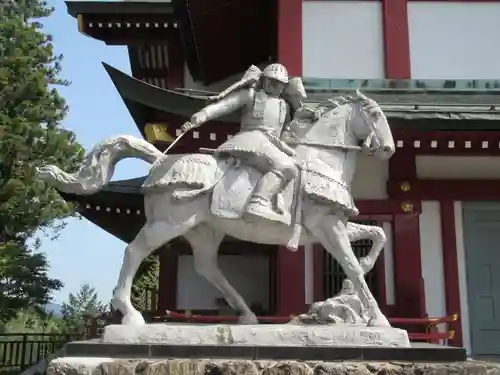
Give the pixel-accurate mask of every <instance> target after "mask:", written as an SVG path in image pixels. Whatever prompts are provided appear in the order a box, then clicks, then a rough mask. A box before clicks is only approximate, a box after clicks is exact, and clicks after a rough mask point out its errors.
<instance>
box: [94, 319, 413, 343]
mask: <svg viewBox="0 0 500 375" xmlns="http://www.w3.org/2000/svg"><path fill="white" fill-rule="evenodd" d="M101 342H102V343H106V344H162V345H231V346H240V345H244V346H283V347H296V346H302V347H303V346H327V347H351V346H355V347H367V346H369V347H381V348H409V347H410V340H409V339H408V334H407V332H406V331H405V330H402V329H398V328H380V327H365V326H351V325H331V326H327V325H303V326H301V325H292V324H259V325H224V324H214V325H201V324H147V325H144V326H140V327H130V326H124V325H109V326H107V327H106V328H105V329H104V334H103V336H102V340H101Z"/></svg>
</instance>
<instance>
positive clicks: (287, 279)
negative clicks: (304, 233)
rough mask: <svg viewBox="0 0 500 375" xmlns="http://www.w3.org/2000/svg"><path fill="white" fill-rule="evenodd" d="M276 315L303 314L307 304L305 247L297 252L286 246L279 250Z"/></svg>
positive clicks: (301, 247)
mask: <svg viewBox="0 0 500 375" xmlns="http://www.w3.org/2000/svg"><path fill="white" fill-rule="evenodd" d="M276 268H277V270H276V271H277V272H276V276H277V281H276V287H277V293H276V300H277V301H276V302H277V303H276V313H277V315H280V316H282V315H290V314H298V313H303V312H305V310H306V309H307V307H306V304H305V282H304V281H305V280H304V278H305V275H304V247H303V246H300V247H299V249H298V250H297V251H291V250H288V249H287V248H286V247H284V246H280V247H279V248H278V257H277V262H276Z"/></svg>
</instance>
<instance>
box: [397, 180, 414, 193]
mask: <svg viewBox="0 0 500 375" xmlns="http://www.w3.org/2000/svg"><path fill="white" fill-rule="evenodd" d="M399 188H400V189H401V191H410V190H411V185H410V183H409V182H408V181H405V182H402V183H401V184H400V185H399Z"/></svg>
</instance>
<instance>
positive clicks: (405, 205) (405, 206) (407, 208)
mask: <svg viewBox="0 0 500 375" xmlns="http://www.w3.org/2000/svg"><path fill="white" fill-rule="evenodd" d="M401 209H402V210H403V212H413V203H411V202H410V201H404V202H402V203H401Z"/></svg>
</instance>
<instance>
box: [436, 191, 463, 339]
mask: <svg viewBox="0 0 500 375" xmlns="http://www.w3.org/2000/svg"><path fill="white" fill-rule="evenodd" d="M440 207H441V236H442V247H443V272H444V288H445V304H446V314H447V315H452V314H459V316H460V289H459V287H458V254H457V240H456V235H455V207H454V202H453V201H452V200H449V199H448V200H441V201H440ZM453 329H454V330H455V336H454V337H453V339H452V340H450V345H454V346H462V325H461V324H460V320H459V321H458V322H457V324H455V326H454V327H453Z"/></svg>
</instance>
